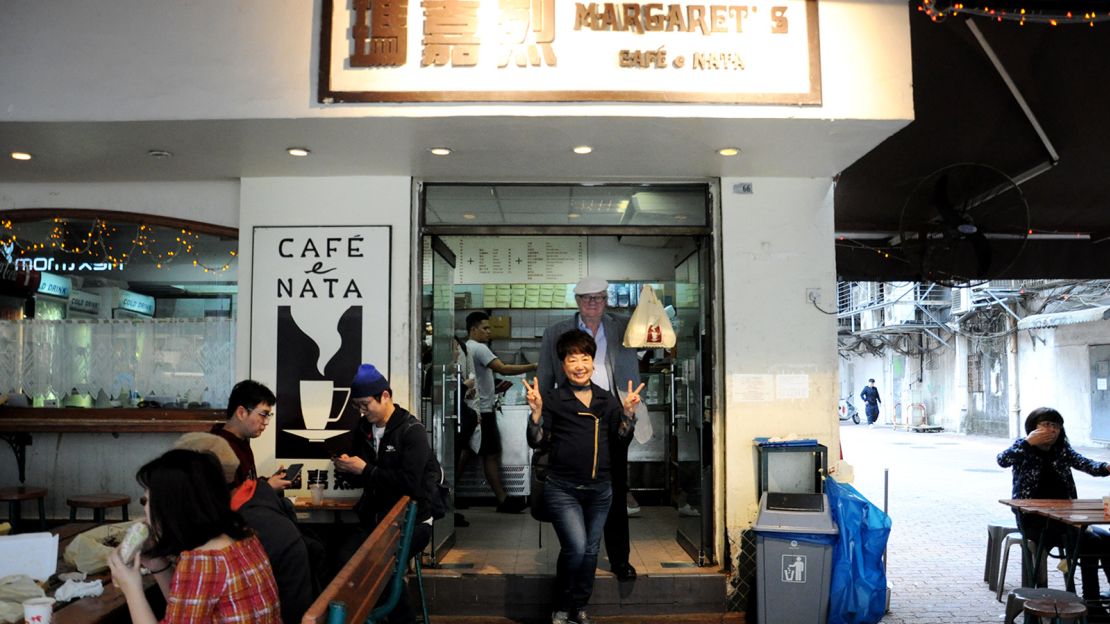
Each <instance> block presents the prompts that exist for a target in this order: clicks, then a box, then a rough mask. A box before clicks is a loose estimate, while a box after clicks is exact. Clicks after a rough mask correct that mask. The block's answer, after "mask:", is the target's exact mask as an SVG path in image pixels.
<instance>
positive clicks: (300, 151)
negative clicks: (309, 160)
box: [285, 147, 312, 156]
mask: <svg viewBox="0 0 1110 624" xmlns="http://www.w3.org/2000/svg"><path fill="white" fill-rule="evenodd" d="M285 151H286V153H288V154H289V155H290V156H308V155H309V154H311V153H312V151H311V150H309V149H308V148H307V147H288V148H286V149H285Z"/></svg>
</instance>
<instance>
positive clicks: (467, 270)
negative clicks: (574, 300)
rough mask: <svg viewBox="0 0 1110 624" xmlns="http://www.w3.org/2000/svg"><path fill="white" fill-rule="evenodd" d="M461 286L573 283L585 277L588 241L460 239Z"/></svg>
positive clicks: (576, 238) (578, 238)
mask: <svg viewBox="0 0 1110 624" xmlns="http://www.w3.org/2000/svg"><path fill="white" fill-rule="evenodd" d="M457 241H458V242H457V247H455V248H456V249H457V250H458V254H457V262H458V265H457V274H456V276H455V277H456V280H457V283H459V284H524V283H529V282H531V283H555V284H558V283H573V282H577V281H578V280H579V278H581V277H582V276H584V275H585V274H586V267H587V266H588V261H587V257H586V254H587V252H586V239H585V238H583V237H574V236H566V237H553V238H544V239H542V240H536V239H528V238H524V237H518V236H505V237H485V238H459V239H457Z"/></svg>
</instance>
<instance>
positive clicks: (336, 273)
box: [250, 226, 392, 489]
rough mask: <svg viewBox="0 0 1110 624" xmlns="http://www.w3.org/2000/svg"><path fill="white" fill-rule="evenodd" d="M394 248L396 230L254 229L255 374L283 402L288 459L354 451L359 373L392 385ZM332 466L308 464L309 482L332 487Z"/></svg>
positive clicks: (281, 434) (281, 433)
mask: <svg viewBox="0 0 1110 624" xmlns="http://www.w3.org/2000/svg"><path fill="white" fill-rule="evenodd" d="M390 241H391V230H390V228H389V227H387V226H377V227H375V226H363V227H353V226H319V227H261V226H260V227H255V228H254V243H253V258H252V267H253V269H252V273H251V298H250V302H251V342H250V362H251V370H250V375H251V378H252V379H257V380H259V381H261V382H262V383H264V384H266V385H267V386H269V387H270V388H272V389H273V390H274V392H276V393H277V395H278V397H280V401H279V404H278V408H277V410H276V413H277V418H276V423H275V425H276V429H277V433H276V442H275V444H276V457H277V458H278V459H279V460H282V459H297V460H327V459H328V458H330V457H331V455H332V453H334V452H345V451H346V450H347V449H349V448H350V431H351V430H352V429H353V428H354V427H355V425H356V424H357V423H358V418H359V415H358V412H357V411H356V410H355V409H354V408H353V407H352V406H351V403H350V382H351V379H352V378H353V377H354V375H355V372H356V371H357V370H358V366H359V364H361V363H363V362H369V363H373V364H374V365H375V366H377V367H378V369H379V370H381V371H382V372H383V374H385V375H386V376H387V377H388V375H389V370H388V369H389V351H390V349H389V339H390V332H389V301H390V283H391V279H392V278H391V276H392V271H391V269H390V258H391V255H390V245H391V242H390ZM329 466H330V462H327V461H315V462H308V463H306V468H309V469H311V470H310V471H308V472H306V474H307V476H308V477H309V478H310V479H313V480H319V481H321V482H324V483H327V482H328V480H327V470H328V468H329ZM336 485H337V484H336V483H330V484H329V485H328V488H329V489H335V488H336Z"/></svg>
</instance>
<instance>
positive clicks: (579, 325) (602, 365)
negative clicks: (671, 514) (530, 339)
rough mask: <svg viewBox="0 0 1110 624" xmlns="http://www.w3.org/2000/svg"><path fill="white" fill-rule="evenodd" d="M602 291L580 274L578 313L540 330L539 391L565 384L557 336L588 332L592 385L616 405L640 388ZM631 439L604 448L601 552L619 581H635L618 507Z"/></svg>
mask: <svg viewBox="0 0 1110 624" xmlns="http://www.w3.org/2000/svg"><path fill="white" fill-rule="evenodd" d="M608 291H609V282H607V281H605V280H604V279H603V278H600V277H593V276H586V277H583V278H582V279H580V280H578V283H577V284H575V286H574V301H575V303H577V304H578V313H577V314H575V315H574V317H573V318H570V319H567V320H565V321H560V322H558V323H555V324H554V325H552V326H551V327H548V328H547V330H546V331H544V332H543V344H542V346H541V347H540V361H539V369H538V370H537V372H536V375H537V376H538V378H539V383H540V389H541V390H547V389H550V388H555V387H557V386H558V385H559V384H563V383H566V374H565V373H563V363H562V362H561V361H560V360H559V356H558V355H557V354H556V353H555V343H556V342H557V341H558V340H559V336H562V335H563V334H565V333H566V332H568V331H570V330H572V329H581V330H582V331H584V332H586V333H588V334H590V335H591V336H593V338H594V342H595V343H597V354H596V355H595V356H594V364H595V366H594V375H593V378H592V379H591V381H592V382H593V383H595V384H597V385H598V386H601V387H602V388H604V389H605V390H608V391H609V392H612V393H613V395H614V396H616V397H617V400H618V401H619V400H621V397H620V395H619V394H617V390H618V389H620V388H625V387H627V386H628V382H629V380H631V381H632V387H636V386H639V385H640V363H639V360H638V358H637V357H636V350H635V349H629V348H627V347H625V346H624V345H623V344H621V343H622V342H623V341H624V332H625V330H626V329H627V328H628V319H627V318H621V317H617V316H614V315H612V314H608V313H606V312H605V307H606V305H607V304H608V302H609V295H608ZM631 440H632V437H631V436H629V437H627V438H624V439H619V440H613V442H614V443H613V444H611V445H610V448H609V461H610V471H611V473H612V479H613V502H614V504H613V505H612V506H611V507H610V508H609V517H608V519H606V521H605V550H606V552H607V553H608V554H609V564H610V566H611V568H612V571H613V574H615V575H616V576H617V578H618V579H620V580H622V581H629V580H632V579H634V578H636V568H633V567H632V564H630V563H629V562H628V554H629V552H630V550H631V548H630V546H629V542H628V506H627V505H625V504H623V502H624V501H625V498H626V496H627V494H628V444H629V442H631Z"/></svg>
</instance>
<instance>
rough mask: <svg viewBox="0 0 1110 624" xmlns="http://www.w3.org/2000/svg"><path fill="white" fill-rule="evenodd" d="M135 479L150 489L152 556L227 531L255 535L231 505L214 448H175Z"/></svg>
mask: <svg viewBox="0 0 1110 624" xmlns="http://www.w3.org/2000/svg"><path fill="white" fill-rule="evenodd" d="M135 479H136V480H137V481H138V482H139V484H140V485H142V486H143V487H144V488H146V489H147V491H149V492H150V495H149V496H150V500H149V505H150V523H151V535H152V537H153V538H154V547H153V548H151V549H150V550H149V551H147V553H146V554H147V555H148V556H151V557H165V556H167V555H178V554H181V552H182V551H185V550H192V549H194V548H197V547H198V546H201V545H203V544H204V543H206V542H208V541H209V540H211V539H212V538H214V537H219V536H220V535H224V534H226V535H227V536H228V537H230V538H232V539H235V540H239V539H243V538H245V537H247V536H249V535H251V531H250V529H248V528H247V523H246V521H244V520H243V517H242V516H240V515H239V514H238V513H236V512H234V511H232V510H231V493H230V492H229V491H228V489H227V484H226V483H224V472H223V469H222V468H221V467H220V463H219V461H218V460H217V459H216V458H215V456H213V455H211V454H209V453H198V452H196V451H187V450H184V449H174V450H172V451H168V452H166V453H165V454H164V455H162V456H161V457H159V458H157V459H154V460H152V461H150V462H148V463H147V464H146V465H144V466H143V467H142V468H139V471H138V473H136V474H135Z"/></svg>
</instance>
